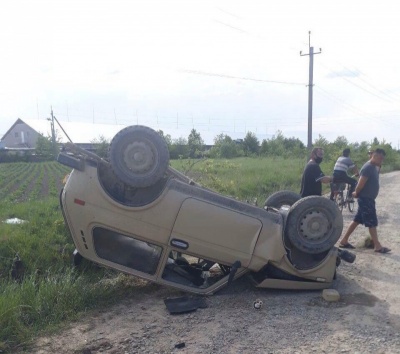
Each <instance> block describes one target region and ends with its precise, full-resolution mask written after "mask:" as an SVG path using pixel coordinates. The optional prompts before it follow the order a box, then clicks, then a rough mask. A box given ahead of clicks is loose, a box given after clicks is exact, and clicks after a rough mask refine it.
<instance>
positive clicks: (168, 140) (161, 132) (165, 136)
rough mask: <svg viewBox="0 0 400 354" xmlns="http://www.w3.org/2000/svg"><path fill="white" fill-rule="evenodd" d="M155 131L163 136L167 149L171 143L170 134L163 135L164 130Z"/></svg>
mask: <svg viewBox="0 0 400 354" xmlns="http://www.w3.org/2000/svg"><path fill="white" fill-rule="evenodd" d="M157 133H158V134H160V135H161V136H162V137H163V138H164V140H165V142H166V143H167V146H168V149H169V148H170V146H171V145H172V138H171V135H169V134H167V135H164V132H163V131H162V130H161V129H160V130H158V131H157Z"/></svg>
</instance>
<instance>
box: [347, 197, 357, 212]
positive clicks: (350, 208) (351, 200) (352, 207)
mask: <svg viewBox="0 0 400 354" xmlns="http://www.w3.org/2000/svg"><path fill="white" fill-rule="evenodd" d="M354 204H355V201H354V199H350V200H348V201H347V205H348V207H349V211H350V212H351V213H352V212H353V211H354Z"/></svg>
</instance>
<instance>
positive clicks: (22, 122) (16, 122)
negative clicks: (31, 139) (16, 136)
mask: <svg viewBox="0 0 400 354" xmlns="http://www.w3.org/2000/svg"><path fill="white" fill-rule="evenodd" d="M18 124H27V123H26V122H24V121H23V120H22V119H21V118H18V119H17V120H16V121H15V123H14V124H13V125H12V126H11V127H10V129H8V130H7V131H6V133H5V134H4V135H3V136H2V138H1V139H0V140H3V139H4V138H5V137H6V136H7V135H8V133H9V132H10V131H11V130H12V129H13V128H14V127H15V126H16V125H18ZM27 125H29V124H27ZM29 126H30V127H31V128H32V129H33V130H35V131H36V129H35V128H34V127H33V126H31V125H29ZM36 132H37V133H39V132H38V131H36Z"/></svg>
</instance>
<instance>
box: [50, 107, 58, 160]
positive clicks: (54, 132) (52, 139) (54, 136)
mask: <svg viewBox="0 0 400 354" xmlns="http://www.w3.org/2000/svg"><path fill="white" fill-rule="evenodd" d="M55 118H56V117H54V114H53V107H51V118H47V120H49V121H50V125H51V142H52V145H53V152H54V158H55V159H57V155H58V151H57V142H56V131H55V129H54V119H55Z"/></svg>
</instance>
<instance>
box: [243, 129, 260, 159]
mask: <svg viewBox="0 0 400 354" xmlns="http://www.w3.org/2000/svg"><path fill="white" fill-rule="evenodd" d="M259 145H260V143H259V141H258V139H257V137H256V135H255V134H254V133H252V132H248V133H247V134H246V136H245V138H244V139H243V147H244V153H245V155H246V156H249V155H252V154H258V151H259V148H260V146H259Z"/></svg>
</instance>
